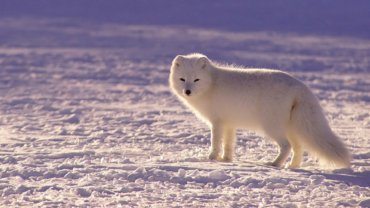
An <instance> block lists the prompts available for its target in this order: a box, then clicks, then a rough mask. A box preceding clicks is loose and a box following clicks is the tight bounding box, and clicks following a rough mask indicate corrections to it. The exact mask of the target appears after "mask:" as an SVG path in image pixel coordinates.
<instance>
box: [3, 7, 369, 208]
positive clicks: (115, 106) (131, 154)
mask: <svg viewBox="0 0 370 208" xmlns="http://www.w3.org/2000/svg"><path fill="white" fill-rule="evenodd" d="M12 2H13V3H12ZM12 2H10V1H1V3H2V4H1V5H2V6H1V8H0V10H1V12H0V95H1V96H0V204H1V206H6V207H31V206H35V207H274V206H275V207H340V206H343V207H369V206H370V166H369V164H370V140H369V135H370V73H369V72H370V59H369V57H370V56H369V55H370V39H369V38H370V33H369V31H370V30H368V29H367V28H369V27H368V26H369V25H370V21H369V20H370V3H369V2H367V1H358V2H356V4H350V5H347V4H346V3H345V1H331V0H330V1H317V2H316V3H312V4H311V3H310V4H308V3H305V2H301V1H300V2H297V1H293V0H285V1H283V2H281V3H278V2H275V3H273V2H269V4H267V3H262V2H252V1H247V2H245V1H233V2H232V3H231V2H228V3H226V2H214V3H213V1H208V0H206V1H201V2H200V1H197V2H196V4H195V2H193V1H189V2H190V3H185V1H168V0H160V1H157V2H156V3H153V4H152V5H148V4H147V2H145V3H144V1H109V2H103V1H88V2H87V1H85V0H82V1H79V2H73V3H72V2H69V3H65V2H64V1H63V3H61V1H60V2H58V1H56V2H49V1H38V2H32V3H28V2H22V4H17V3H14V2H16V1H12ZM186 2H188V1H186ZM331 7H333V8H331ZM135 9H136V10H135ZM135 11H136V12H135ZM191 52H201V53H205V54H207V55H208V56H209V57H210V58H211V59H213V60H215V61H218V62H222V63H232V64H239V65H246V66H251V67H264V68H266V67H270V68H278V69H282V70H285V71H288V72H290V73H292V74H293V75H294V76H296V77H297V78H299V79H300V80H302V81H303V82H305V83H306V84H307V85H309V86H310V87H311V88H312V89H313V91H314V93H315V94H316V95H317V96H318V98H319V100H320V102H321V104H322V106H323V108H324V109H325V113H326V115H327V117H328V119H329V122H330V124H331V126H332V128H333V130H334V131H335V132H336V133H337V134H338V135H340V137H341V138H342V139H343V141H344V142H345V143H346V144H347V146H348V148H349V149H350V151H351V152H352V154H353V165H352V168H351V169H346V170H325V169H323V168H321V167H320V166H319V164H318V163H317V161H315V160H314V159H313V158H312V157H308V156H306V157H305V158H304V166H303V167H302V168H300V169H294V170H290V169H284V168H283V169H278V168H274V167H270V166H266V165H264V164H265V163H266V162H268V161H271V160H272V159H273V158H274V156H275V155H276V154H277V148H276V146H275V145H274V144H273V143H272V142H271V141H270V140H268V139H266V138H263V135H257V134H255V133H253V132H249V131H238V133H237V134H238V142H237V143H238V144H237V148H236V156H235V161H234V162H232V163H222V162H210V161H208V160H207V155H208V150H209V146H210V141H209V136H210V133H209V129H208V128H207V126H206V125H205V124H203V123H202V122H201V121H199V120H197V119H196V118H195V116H194V115H192V114H191V113H190V112H189V110H188V109H186V108H185V107H184V106H182V105H181V104H180V102H179V101H178V100H177V99H176V98H175V97H174V96H173V95H172V94H171V92H170V90H169V88H168V81H167V80H168V73H169V65H170V62H171V60H172V59H173V57H174V56H175V55H177V54H186V53H191Z"/></svg>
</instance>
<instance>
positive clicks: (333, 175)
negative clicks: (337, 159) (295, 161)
mask: <svg viewBox="0 0 370 208" xmlns="http://www.w3.org/2000/svg"><path fill="white" fill-rule="evenodd" d="M354 165H359V166H370V164H363V163H361V164H357V163H354ZM294 171H295V172H301V173H303V174H307V175H308V176H309V175H322V176H324V177H325V178H326V179H328V180H332V181H338V182H342V183H345V184H347V185H350V186H356V185H357V186H360V187H367V188H369V187H370V170H367V171H363V172H355V171H353V170H352V169H339V170H334V171H331V172H321V173H317V172H316V171H315V172H312V171H309V170H302V169H300V170H298V169H297V170H294Z"/></svg>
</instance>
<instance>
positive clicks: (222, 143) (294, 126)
mask: <svg viewBox="0 0 370 208" xmlns="http://www.w3.org/2000/svg"><path fill="white" fill-rule="evenodd" d="M169 83H170V87H171V89H172V91H173V92H174V94H175V95H177V97H178V98H179V99H180V100H181V101H182V102H183V103H184V104H185V105H186V106H188V107H189V108H190V109H191V110H192V111H193V112H194V113H195V114H196V115H197V116H198V117H199V118H200V119H201V120H203V121H204V122H206V123H207V124H208V125H209V126H210V129H211V151H210V154H209V159H210V160H220V161H232V159H233V151H234V145H235V130H236V129H237V128H246V129H249V130H254V131H257V132H261V133H263V134H264V135H266V136H267V137H270V138H272V139H273V140H275V142H276V143H277V144H278V145H279V148H280V149H279V150H280V151H279V155H278V156H277V157H276V159H275V160H274V161H273V162H271V163H269V164H270V165H272V166H276V167H281V166H283V165H284V163H285V161H286V159H287V158H288V156H289V153H290V150H291V149H292V150H293V151H292V153H293V155H292V159H291V162H290V164H289V165H288V167H289V168H299V167H300V165H301V160H302V157H303V153H304V151H305V150H306V151H308V152H309V153H313V154H314V155H316V156H317V157H318V158H319V159H322V160H324V161H325V162H326V163H329V165H334V166H335V167H337V168H347V167H349V166H350V159H351V156H350V154H349V152H348V151H347V149H346V147H345V145H344V144H343V143H342V141H341V140H340V139H339V138H338V137H337V136H336V135H335V134H334V133H333V131H332V130H331V129H330V127H329V125H328V122H327V120H326V118H325V116H324V113H323V111H322V108H321V107H320V104H319V102H318V100H317V99H316V97H315V96H314V95H313V93H312V92H311V91H310V89H309V88H308V87H307V86H306V85H305V84H303V83H302V82H300V81H299V80H297V79H295V78H293V77H292V76H290V75H289V74H287V73H285V72H282V71H279V70H268V69H242V68H235V67H230V66H222V65H219V64H216V63H214V62H212V61H211V60H210V59H208V58H207V57H206V56H205V55H202V54H189V55H184V56H181V55H178V56H176V58H175V59H174V60H173V62H172V66H171V72H170V77H169ZM322 160H320V161H321V162H322Z"/></svg>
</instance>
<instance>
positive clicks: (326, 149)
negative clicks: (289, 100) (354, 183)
mask: <svg viewBox="0 0 370 208" xmlns="http://www.w3.org/2000/svg"><path fill="white" fill-rule="evenodd" d="M291 133H293V134H294V135H295V137H296V138H297V139H299V141H298V142H299V143H301V145H302V147H304V148H305V149H306V150H307V151H308V152H309V153H314V155H316V156H317V157H318V159H319V160H320V163H323V164H325V165H330V166H333V165H334V166H335V167H336V168H347V167H349V166H350V160H351V156H350V153H349V152H348V150H347V148H346V147H345V145H344V143H343V142H342V141H341V140H340V138H339V137H337V136H336V135H335V134H334V133H333V131H332V130H331V129H330V127H329V124H328V121H327V120H326V118H325V115H324V113H323V111H322V109H321V107H320V104H319V102H318V100H317V99H316V97H315V96H314V95H313V94H312V93H311V92H310V91H309V90H308V89H307V91H306V92H305V93H302V94H300V95H299V96H298V97H297V99H296V101H295V105H294V107H293V109H292V112H291Z"/></svg>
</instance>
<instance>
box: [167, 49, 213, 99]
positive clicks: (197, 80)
mask: <svg viewBox="0 0 370 208" xmlns="http://www.w3.org/2000/svg"><path fill="white" fill-rule="evenodd" d="M211 67H212V65H211V61H210V60H209V59H208V58H207V57H206V56H204V55H202V54H190V55H185V56H181V55H178V56H176V57H175V58H174V60H173V61H172V66H171V72H170V79H169V82H170V86H171V89H172V90H173V91H174V93H175V94H177V95H178V96H180V97H182V98H184V99H186V100H190V99H196V98H197V97H198V96H201V95H203V94H204V93H205V92H206V91H207V90H208V89H209V87H210V86H211V82H212V79H211V74H210V68H211Z"/></svg>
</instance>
